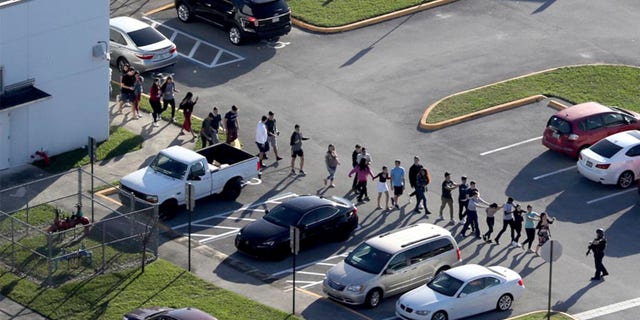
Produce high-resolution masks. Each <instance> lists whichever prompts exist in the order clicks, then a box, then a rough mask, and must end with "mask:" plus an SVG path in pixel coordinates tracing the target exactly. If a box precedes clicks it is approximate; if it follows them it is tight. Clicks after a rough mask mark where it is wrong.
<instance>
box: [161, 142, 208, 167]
mask: <svg viewBox="0 0 640 320" xmlns="http://www.w3.org/2000/svg"><path fill="white" fill-rule="evenodd" d="M160 153H162V154H164V155H166V156H168V157H170V158H171V159H174V160H178V161H180V162H182V163H186V164H191V163H193V162H195V161H197V160H200V159H202V158H203V157H204V156H203V155H201V154H199V153H197V152H195V151H192V150H189V149H187V148H183V147H181V146H171V147H169V148H166V149H164V150H162V151H160Z"/></svg>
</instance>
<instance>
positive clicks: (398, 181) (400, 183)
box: [391, 160, 406, 209]
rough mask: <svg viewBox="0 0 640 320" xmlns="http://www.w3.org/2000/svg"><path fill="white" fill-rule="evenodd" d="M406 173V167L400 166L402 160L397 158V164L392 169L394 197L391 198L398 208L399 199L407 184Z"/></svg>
mask: <svg viewBox="0 0 640 320" xmlns="http://www.w3.org/2000/svg"><path fill="white" fill-rule="evenodd" d="M404 175H405V171H404V168H403V167H401V166H400V160H396V161H395V166H394V167H393V169H391V186H392V187H393V198H391V204H392V205H393V206H395V208H396V209H400V205H398V199H399V198H400V196H401V195H402V192H403V191H404V186H405V184H406V183H405V180H404Z"/></svg>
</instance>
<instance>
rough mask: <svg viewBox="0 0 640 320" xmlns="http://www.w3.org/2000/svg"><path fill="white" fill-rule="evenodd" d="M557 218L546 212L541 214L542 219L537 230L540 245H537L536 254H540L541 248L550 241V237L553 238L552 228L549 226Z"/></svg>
mask: <svg viewBox="0 0 640 320" xmlns="http://www.w3.org/2000/svg"><path fill="white" fill-rule="evenodd" d="M555 220H556V219H554V218H551V217H549V215H548V214H547V213H546V212H543V213H541V214H540V220H539V221H538V225H537V226H536V230H538V245H537V246H536V252H535V254H536V256H540V253H539V251H540V248H541V247H542V245H544V244H545V243H546V242H547V241H549V239H551V229H550V228H549V225H550V224H552V223H553V222H554V221H555Z"/></svg>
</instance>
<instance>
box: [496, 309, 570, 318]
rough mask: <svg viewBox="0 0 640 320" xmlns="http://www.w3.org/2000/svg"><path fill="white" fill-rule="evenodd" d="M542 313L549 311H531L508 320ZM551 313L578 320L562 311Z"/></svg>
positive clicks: (552, 311)
mask: <svg viewBox="0 0 640 320" xmlns="http://www.w3.org/2000/svg"><path fill="white" fill-rule="evenodd" d="M540 312H544V313H546V312H547V310H538V311H531V312H527V313H523V314H521V315H517V316H515V317H511V318H507V320H517V319H518V318H521V317H525V316H528V315H530V314H534V313H540ZM551 313H552V314H561V315H563V316H565V317H567V318H570V319H573V320H578V319H577V318H576V317H574V316H572V315H570V314H568V313H565V312H562V311H554V310H551Z"/></svg>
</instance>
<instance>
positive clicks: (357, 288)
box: [322, 223, 462, 308]
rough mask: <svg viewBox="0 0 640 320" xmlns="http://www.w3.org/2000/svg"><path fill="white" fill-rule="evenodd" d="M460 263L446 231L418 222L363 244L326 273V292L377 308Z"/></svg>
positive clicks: (456, 249)
mask: <svg viewBox="0 0 640 320" xmlns="http://www.w3.org/2000/svg"><path fill="white" fill-rule="evenodd" d="M461 261H462V258H461V256H460V249H459V248H458V244H457V243H456V240H455V239H454V238H453V237H452V236H451V233H450V232H449V231H448V230H446V229H444V228H442V227H439V226H436V225H433V224H429V223H418V224H414V225H411V226H408V227H405V228H402V229H399V230H396V231H393V232H387V233H384V234H381V235H379V236H376V237H373V238H371V239H369V240H367V241H365V242H364V243H362V244H360V245H359V246H358V247H357V248H356V249H355V250H353V251H352V252H351V253H350V254H349V255H348V256H347V257H346V258H345V259H344V261H341V262H340V263H338V264H337V265H335V266H334V267H332V268H331V269H330V270H329V271H327V275H326V277H325V279H324V281H323V284H322V285H323V291H324V292H325V293H326V294H327V295H328V296H329V297H330V298H332V299H334V300H337V301H340V302H343V303H346V304H351V305H358V304H365V305H366V306H367V307H370V308H374V307H376V306H377V305H378V304H379V303H380V301H381V300H382V298H383V297H387V296H392V295H395V294H398V293H403V292H406V291H409V290H411V289H413V288H415V287H418V286H420V285H422V284H424V283H426V282H427V281H428V280H429V279H431V278H432V277H433V276H434V275H436V274H437V273H439V272H440V271H443V270H447V269H449V268H452V267H454V266H456V265H459V264H460V263H461Z"/></svg>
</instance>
